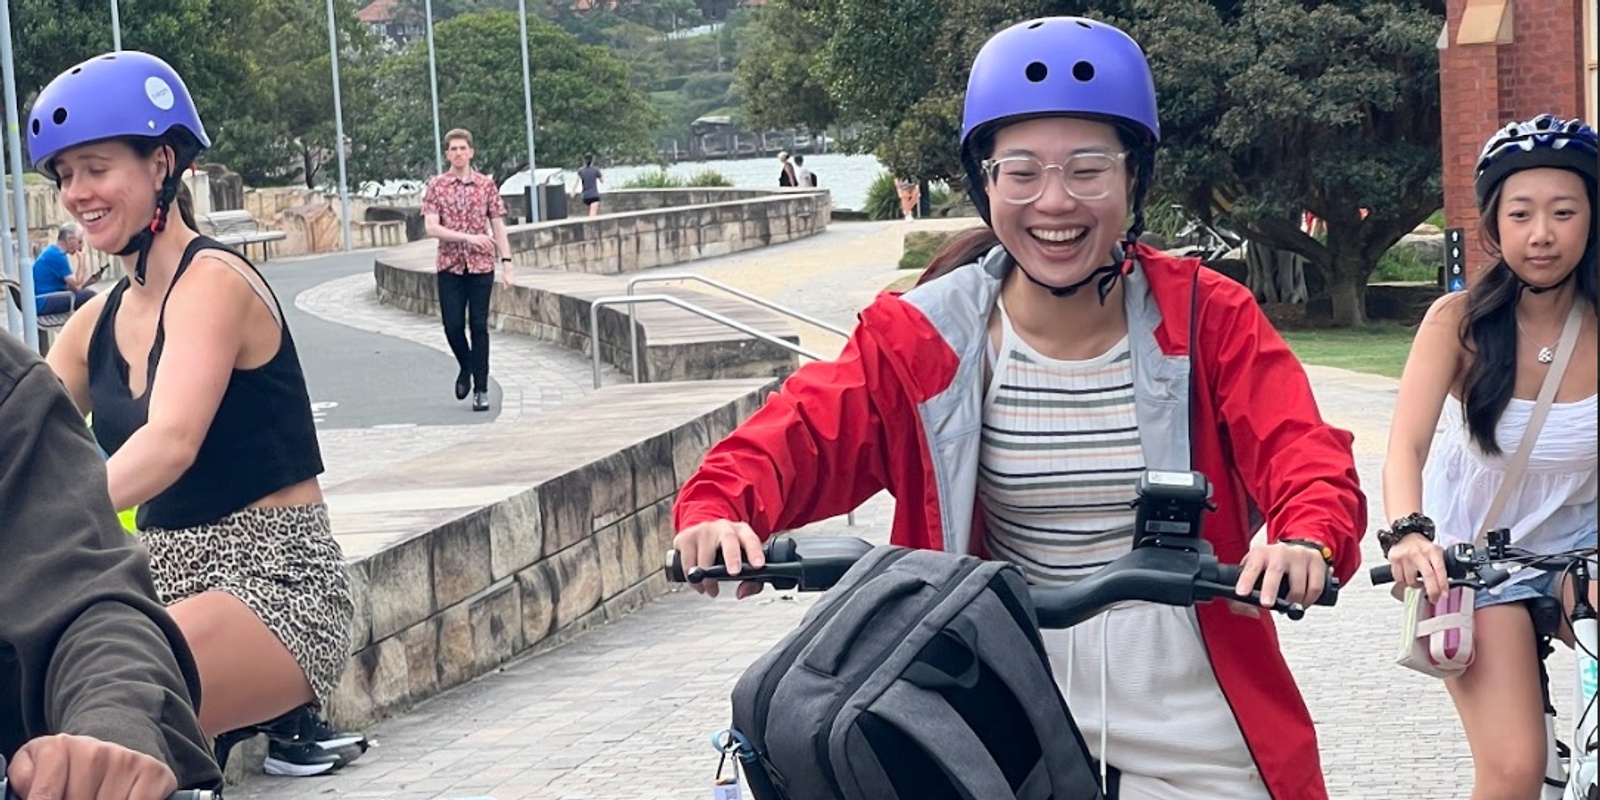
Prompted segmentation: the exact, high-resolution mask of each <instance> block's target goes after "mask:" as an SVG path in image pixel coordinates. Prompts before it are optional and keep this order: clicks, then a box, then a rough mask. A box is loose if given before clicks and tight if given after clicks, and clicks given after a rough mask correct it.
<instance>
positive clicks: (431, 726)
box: [229, 223, 1570, 800]
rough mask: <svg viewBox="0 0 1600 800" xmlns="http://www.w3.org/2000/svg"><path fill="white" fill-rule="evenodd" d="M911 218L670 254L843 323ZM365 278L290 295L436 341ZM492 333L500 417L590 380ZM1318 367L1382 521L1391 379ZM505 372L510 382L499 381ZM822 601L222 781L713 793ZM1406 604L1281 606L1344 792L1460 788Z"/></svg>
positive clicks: (363, 462) (576, 363) (777, 609)
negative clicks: (1303, 612)
mask: <svg viewBox="0 0 1600 800" xmlns="http://www.w3.org/2000/svg"><path fill="white" fill-rule="evenodd" d="M919 224H921V223H919ZM929 224H930V225H931V224H933V223H929ZM946 224H948V223H946ZM908 227H909V226H907V225H905V224H904V223H882V224H841V225H835V226H834V227H833V229H830V230H829V231H828V232H827V233H825V234H822V235H821V236H818V237H814V238H812V239H809V240H805V241H801V242H797V243H792V244H786V245H782V246H779V247H773V248H770V250H767V251H759V252H757V253H753V254H739V255H737V256H730V257H726V258H720V259H714V260H710V261H706V262H702V263H699V264H694V265H688V266H686V267H680V268H676V269H683V270H688V271H693V272H696V273H699V274H705V275H707V276H709V277H714V278H716V279H718V280H723V281H726V282H729V283H732V284H734V285H738V286H740V287H741V288H746V289H750V290H752V291H756V292H758V293H759V294H762V295H763V296H767V297H771V298H774V299H777V300H778V301H779V302H785V303H791V304H793V305H795V306H797V307H799V308H801V309H802V310H805V311H807V312H808V313H812V314H814V315H817V316H819V317H821V318H823V319H824V320H826V321H829V322H833V323H835V324H840V325H843V326H845V327H849V325H850V324H852V323H853V317H854V311H855V309H856V308H858V307H859V306H860V304H862V303H865V302H866V301H867V300H870V298H871V296H872V294H874V293H875V292H876V290H877V289H878V288H879V287H881V286H883V285H885V284H887V283H888V282H889V281H891V280H893V279H894V277H895V271H894V270H893V269H892V267H891V266H890V265H892V263H893V259H894V258H896V257H898V254H899V249H898V242H899V235H900V233H901V232H903V231H904V230H906V229H908ZM362 280H365V281H366V283H363V282H362V281H361V280H356V279H350V280H349V281H336V282H334V283H333V284H328V285H324V286H323V287H320V288H319V289H317V290H313V291H312V292H308V293H306V294H305V295H302V298H301V300H300V302H301V303H302V306H303V307H305V308H307V310H313V309H316V308H319V307H328V306H319V304H321V303H331V304H336V305H335V306H333V307H337V308H338V309H339V314H340V317H341V318H342V319H346V320H350V319H355V320H358V322H357V323H356V324H358V325H361V326H367V325H371V326H374V327H373V329H374V330H383V331H385V332H392V333H393V334H394V335H398V336H415V337H417V340H418V341H425V342H429V343H433V342H434V340H435V339H437V338H438V335H437V333H436V327H435V323H434V322H433V321H432V320H417V319H416V318H413V317H410V316H408V315H405V314H403V313H400V312H396V311H393V310H390V309H385V308H383V307H379V306H377V305H376V303H375V302H372V301H371V290H370V279H366V278H364V277H363V279H362ZM812 331H813V334H814V335H815V336H816V338H815V340H814V342H813V343H814V344H815V345H816V346H819V347H820V346H823V343H824V342H826V341H827V338H826V337H827V334H825V333H824V332H822V331H818V330H815V329H812ZM834 341H837V340H836V339H834ZM502 343H504V344H502ZM437 346H440V347H442V346H443V343H442V342H437ZM834 347H837V345H836V344H835V345H834ZM496 348H497V349H496V365H495V375H496V377H497V379H500V380H502V381H504V382H505V384H506V385H507V386H508V387H514V390H515V391H517V392H520V398H521V408H520V410H517V411H515V413H513V409H512V406H511V405H510V403H509V402H508V405H507V413H506V414H504V415H503V416H502V419H501V421H500V422H497V423H496V424H497V425H499V424H506V425H511V424H516V420H517V419H518V416H519V415H520V414H531V413H541V412H542V411H544V410H549V409H550V408H553V407H559V403H561V402H570V401H571V400H573V399H576V398H579V397H581V396H582V393H583V387H585V386H587V385H588V381H589V372H588V369H589V368H588V363H587V362H586V361H584V360H583V359H582V357H581V356H577V355H575V354H571V353H565V352H563V351H560V350H557V349H555V348H552V347H550V346H547V345H543V344H541V343H537V342H527V341H521V342H518V341H517V340H515V339H513V337H510V336H501V337H500V338H498V339H496ZM513 352H515V353H517V354H518V355H515V356H513V355H512V353H513ZM502 354H505V355H502ZM502 359H505V360H502ZM1311 373H1312V376H1313V382H1314V383H1315V385H1316V387H1317V392H1318V396H1319V398H1320V400H1321V402H1322V404H1323V409H1324V413H1325V414H1326V415H1327V416H1328V417H1329V418H1330V419H1331V420H1333V421H1334V422H1336V423H1337V424H1340V425H1342V426H1344V427H1347V428H1350V429H1352V430H1354V431H1355V432H1356V434H1357V445H1356V446H1357V455H1358V462H1359V463H1358V465H1359V469H1360V472H1361V476H1362V480H1363V485H1364V486H1366V487H1367V488H1368V490H1369V492H1371V493H1372V494H1373V503H1372V512H1373V513H1372V519H1371V520H1369V522H1370V523H1371V527H1370V528H1369V530H1370V529H1373V528H1375V527H1376V526H1377V525H1378V524H1379V515H1380V513H1381V508H1380V506H1379V503H1378V502H1377V487H1378V479H1379V469H1380V466H1381V457H1382V448H1383V443H1384V439H1385V437H1386V436H1387V419H1388V415H1389V409H1390V407H1391V405H1392V403H1393V396H1394V387H1395V382H1394V381H1391V380H1387V379H1383V378H1374V377H1371V376H1363V375H1355V374H1353V373H1348V372H1343V371H1340V370H1332V369H1320V368H1312V369H1311ZM612 379H618V378H616V376H615V375H613V376H612ZM512 391H513V388H508V389H507V394H508V396H509V395H510V394H511V393H512ZM478 430H479V431H480V432H481V428H479V429H478ZM465 433H470V431H469V432H463V433H462V434H457V433H455V432H453V431H451V430H450V429H440V428H430V429H427V430H426V431H422V430H417V429H409V430H385V431H360V432H345V431H332V432H328V433H327V434H325V436H324V439H325V446H326V447H327V449H328V450H329V452H330V459H329V462H330V466H331V467H332V469H333V471H334V472H335V473H336V474H338V475H340V476H342V477H343V478H348V477H353V476H355V475H357V474H362V473H363V471H370V470H371V469H374V468H376V467H377V466H379V465H381V464H382V463H386V462H387V461H388V460H389V459H390V458H391V457H393V456H392V455H391V454H398V453H412V452H425V451H426V449H431V448H434V447H438V446H440V445H441V444H443V443H448V437H449V436H452V435H464V434H465ZM892 502H893V501H892V499H890V498H888V497H887V496H880V497H878V498H874V499H873V500H872V501H870V502H869V503H868V504H867V505H866V506H864V507H863V508H862V509H861V510H860V512H859V513H858V523H859V524H858V526H857V527H856V528H846V527H845V523H844V520H843V519H842V518H840V519H835V520H829V521H826V522H823V523H819V524H818V525H816V526H813V529H814V530H818V531H821V532H825V533H848V534H850V535H860V536H865V537H867V538H869V539H873V540H877V541H881V540H883V539H884V538H885V537H886V535H887V529H888V525H889V521H890V519H891V515H892ZM1364 555H1365V556H1366V562H1367V564H1368V565H1371V564H1375V563H1378V561H1379V559H1378V552H1377V545H1376V543H1375V542H1374V541H1371V540H1370V537H1369V539H1368V541H1367V542H1366V543H1365V547H1364ZM813 600H814V598H811V597H806V596H798V597H797V596H790V595H783V594H777V593H773V592H770V591H769V592H767V593H764V594H762V595H760V596H758V597H757V598H754V599H751V600H747V601H743V602H737V601H733V600H730V599H726V598H724V599H720V600H717V601H714V602H713V601H707V600H705V599H704V598H701V597H699V596H698V595H695V594H693V593H690V592H680V593H676V594H672V595H669V596H667V597H665V598H662V599H660V600H658V601H656V602H654V603H652V604H650V605H649V606H648V607H646V608H644V609H642V610H640V611H638V612H635V613H634V614H631V615H629V616H628V617H626V618H624V619H622V620H620V621H618V622H615V623H612V624H610V625H607V626H605V627H603V628H600V629H597V630H595V631H593V632H590V633H588V634H586V635H584V636H582V637H580V638H578V639H577V640H575V641H572V642H569V643H567V644H565V645H563V646H560V647H558V648H557V649H555V650H552V651H548V652H543V653H538V654H534V655H531V656H528V657H525V658H522V659H520V660H518V661H515V662H513V663H510V664H508V665H507V666H506V667H505V668H503V669H501V670H499V671H497V672H495V673H493V674H491V675H488V676H485V677H483V678H480V679H479V680H476V681H474V682H472V683H471V684H469V685H466V686H463V687H460V688H458V689H456V690H453V691H451V692H448V693H446V694H444V695H441V696H439V697H436V698H433V699H432V700H429V701H427V702H425V703H423V704H421V705H420V706H418V707H417V708H416V709H414V710H413V711H411V712H410V713H407V714H405V715H404V716H402V717H399V718H396V719H392V720H388V721H385V722H383V723H381V724H380V725H378V726H376V727H375V728H374V729H373V730H372V731H371V732H370V733H371V734H372V735H373V737H374V738H375V739H376V740H377V741H378V742H379V743H380V744H379V746H378V747H377V748H375V749H374V750H373V751H372V752H370V753H369V754H368V755H367V756H365V757H364V758H363V759H362V760H361V761H359V762H357V763H356V764H354V765H352V766H351V767H350V768H348V769H347V770H345V771H343V772H342V773H340V774H338V775H335V776H330V777H324V778H311V779H284V778H267V777H264V776H262V777H256V778H252V779H251V780H250V781H248V782H247V783H246V784H245V785H243V786H241V787H238V789H236V790H234V791H232V792H231V793H230V794H229V796H230V797H232V798H241V799H245V800H248V799H250V798H260V799H261V800H266V799H267V798H272V799H273V800H276V799H277V798H305V797H319V798H320V797H328V798H352V799H354V798H404V799H410V798H416V800H423V798H449V799H451V800H468V799H469V798H494V800H516V799H517V798H544V799H546V800H569V799H570V800H579V799H580V798H581V799H582V800H618V799H620V798H641V799H643V798H650V799H651V800H654V799H656V798H685V799H686V800H687V799H689V798H696V799H698V798H704V797H707V796H708V792H709V790H708V786H709V783H710V779H711V776H712V773H713V771H714V769H715V767H716V755H715V753H714V752H713V751H712V750H711V748H710V746H709V744H708V742H707V738H708V736H709V734H710V733H711V732H712V731H713V730H715V729H717V728H718V727H719V726H720V725H721V724H724V723H725V721H726V719H727V715H728V703H727V697H728V692H729V690H730V689H731V687H732V685H733V682H734V681H735V680H736V679H737V677H738V675H739V673H740V672H741V670H742V669H743V668H744V667H745V666H746V665H748V664H749V662H750V661H751V660H753V659H754V658H755V657H757V656H758V655H759V654H761V653H762V652H764V651H765V650H766V649H768V648H769V647H771V646H772V645H773V644H774V643H775V642H776V641H777V640H778V638H780V637H781V636H782V635H783V634H784V633H785V632H786V631H788V630H790V629H792V628H793V626H794V625H795V624H796V623H797V622H798V621H799V619H800V616H801V615H802V614H803V613H804V610H805V608H806V607H807V606H808V605H809V604H810V603H811V602H813ZM1397 614H1398V605H1397V604H1396V603H1394V601H1392V600H1390V599H1389V597H1388V595H1387V593H1386V592H1384V591H1382V590H1378V589H1374V588H1373V587H1371V586H1368V585H1367V584H1366V580H1365V577H1364V576H1361V577H1358V578H1357V580H1356V582H1355V585H1354V586H1351V587H1350V588H1349V589H1348V590H1347V591H1346V592H1345V593H1344V595H1343V597H1342V598H1341V601H1340V604H1339V606H1338V607H1337V608H1336V609H1313V613H1311V614H1309V615H1308V616H1307V618H1306V619H1304V620H1302V621H1300V622H1298V623H1289V622H1288V621H1281V623H1280V625H1279V630H1280V632H1281V636H1282V638H1283V647H1284V650H1285V652H1286V653H1287V656H1288V659H1289V661H1290V663H1291V665H1292V666H1293V667H1294V669H1295V672H1296V675H1297V676H1298V677H1299V680H1300V683H1301V685H1302V687H1303V688H1304V691H1305V694H1306V697H1307V702H1308V704H1309V706H1310V708H1311V710H1312V714H1313V717H1314V718H1315V720H1316V723H1317V726H1318V730H1319V734H1320V737H1321V742H1322V749H1323V765H1324V769H1325V771H1326V773H1327V775H1328V783H1329V788H1330V790H1331V793H1332V796H1333V797H1334V798H1341V799H1342V798H1352V799H1357V800H1365V799H1367V798H1372V799H1376V798H1385V799H1386V800H1387V799H1388V798H1408V799H1415V800H1448V799H1453V798H1461V797H1465V796H1466V795H1467V794H1468V790H1469V784H1470V759H1469V758H1468V756H1467V753H1466V748H1465V744H1464V742H1463V741H1462V739H1461V733H1460V729H1459V725H1458V723H1457V722H1456V720H1455V715H1454V712H1453V710H1452V709H1451V707H1450V703H1449V700H1448V698H1447V696H1446V695H1445V692H1444V690H1443V688H1442V687H1441V686H1440V685H1439V684H1438V683H1437V682H1436V681H1434V680H1432V679H1428V678H1425V677H1423V676H1420V675H1416V674H1413V673H1410V672H1408V671H1405V670H1403V669H1400V668H1398V667H1395V666H1393V665H1392V653H1391V651H1392V649H1393V636H1394V635H1395V624H1396V617H1397ZM1560 658H1562V659H1564V658H1565V655H1564V654H1563V655H1562V656H1561V657H1560ZM1567 663H1568V662H1566V661H1565V660H1561V661H1559V666H1560V668H1561V669H1560V670H1558V673H1557V676H1556V679H1557V687H1556V688H1557V691H1558V694H1557V697H1558V705H1565V704H1566V703H1565V698H1567V697H1569V696H1570V677H1569V676H1568V675H1567V674H1566V673H1567V672H1568V671H1569V670H1567V669H1566V665H1567Z"/></svg>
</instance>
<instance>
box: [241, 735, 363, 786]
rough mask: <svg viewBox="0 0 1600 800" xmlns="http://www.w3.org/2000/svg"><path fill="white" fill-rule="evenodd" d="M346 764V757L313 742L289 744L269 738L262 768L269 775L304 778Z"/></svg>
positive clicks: (323, 773)
mask: <svg viewBox="0 0 1600 800" xmlns="http://www.w3.org/2000/svg"><path fill="white" fill-rule="evenodd" d="M344 765H345V761H344V759H342V758H340V757H339V756H338V755H336V754H334V753H331V752H328V751H327V750H323V749H322V748H321V747H318V746H317V745H316V744H315V743H313V742H306V743H304V744H289V743H286V742H280V741H278V740H276V739H268V740H267V760H266V763H265V764H263V765H262V770H263V771H264V772H266V773H267V774H268V775H287V776H290V777H294V778H304V777H308V776H311V775H325V774H327V773H329V772H333V771H335V770H337V769H340V768H341V767H343V766H344Z"/></svg>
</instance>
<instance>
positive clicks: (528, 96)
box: [517, 0, 539, 222]
mask: <svg viewBox="0 0 1600 800" xmlns="http://www.w3.org/2000/svg"><path fill="white" fill-rule="evenodd" d="M517 19H518V20H519V21H520V22H521V27H522V106H523V110H524V112H525V113H526V114H527V120H526V121H527V125H528V185H529V186H532V187H533V202H531V203H529V204H528V221H529V222H538V221H539V181H538V175H539V171H538V170H537V169H536V168H535V164H537V163H538V162H537V161H536V160H535V159H534V157H533V156H534V152H533V78H532V73H531V72H529V67H528V0H517Z"/></svg>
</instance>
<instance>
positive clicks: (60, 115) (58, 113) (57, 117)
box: [50, 108, 67, 125]
mask: <svg viewBox="0 0 1600 800" xmlns="http://www.w3.org/2000/svg"><path fill="white" fill-rule="evenodd" d="M50 119H51V121H53V122H55V124H57V125H60V124H62V123H64V122H66V121H67V110H66V109H64V108H58V109H56V110H55V113H53V114H51V115H50Z"/></svg>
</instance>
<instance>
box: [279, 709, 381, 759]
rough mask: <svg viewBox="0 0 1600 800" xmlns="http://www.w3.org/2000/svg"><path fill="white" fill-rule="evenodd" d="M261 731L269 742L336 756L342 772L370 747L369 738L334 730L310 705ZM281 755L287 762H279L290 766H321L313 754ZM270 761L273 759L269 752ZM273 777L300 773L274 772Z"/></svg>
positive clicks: (294, 753)
mask: <svg viewBox="0 0 1600 800" xmlns="http://www.w3.org/2000/svg"><path fill="white" fill-rule="evenodd" d="M258 729H259V730H260V731H261V732H262V733H265V734H266V735H267V738H268V739H269V740H270V741H272V742H273V743H275V744H278V745H284V746H289V747H298V746H300V745H312V746H314V747H315V748H316V749H318V750H321V751H322V752H323V753H326V754H328V755H332V756H334V757H335V759H336V760H337V764H336V765H335V767H334V768H335V769H341V768H343V767H344V766H345V765H347V764H349V763H350V762H352V761H355V760H356V759H358V758H360V757H361V754H362V753H365V752H367V748H368V747H369V746H371V745H370V742H368V741H367V737H366V736H365V735H363V734H361V733H358V732H344V731H340V730H337V729H336V728H334V727H333V725H331V724H329V723H328V720H327V718H326V717H324V716H322V714H321V713H320V712H319V711H317V708H316V706H313V705H311V704H306V705H303V706H301V707H299V708H297V709H295V710H293V711H290V712H289V713H287V714H284V715H283V716H281V717H278V718H277V719H275V720H272V721H270V722H264V723H262V724H261V725H259V726H258ZM280 750H281V748H280ZM282 753H283V755H284V758H280V759H277V760H279V761H289V762H291V763H300V762H305V763H301V766H312V767H314V766H316V765H318V764H320V763H322V761H321V760H320V759H319V758H317V757H316V756H315V754H314V753H309V752H301V751H298V750H282ZM268 757H269V758H271V757H272V754H271V753H270V752H269V755H268ZM295 759H299V762H296V761H295ZM307 759H309V761H307ZM285 769H293V767H286V768H285ZM272 774H275V775H285V774H301V773H293V772H274V773H272ZM305 774H313V775H315V774H320V773H317V772H311V773H305Z"/></svg>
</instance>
